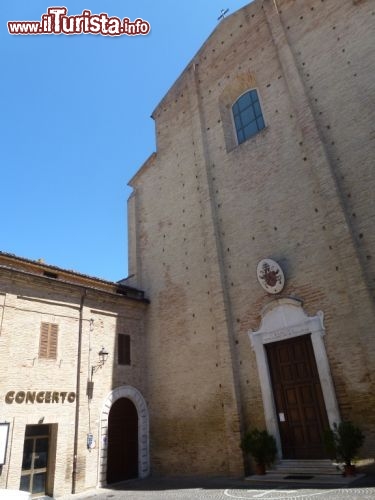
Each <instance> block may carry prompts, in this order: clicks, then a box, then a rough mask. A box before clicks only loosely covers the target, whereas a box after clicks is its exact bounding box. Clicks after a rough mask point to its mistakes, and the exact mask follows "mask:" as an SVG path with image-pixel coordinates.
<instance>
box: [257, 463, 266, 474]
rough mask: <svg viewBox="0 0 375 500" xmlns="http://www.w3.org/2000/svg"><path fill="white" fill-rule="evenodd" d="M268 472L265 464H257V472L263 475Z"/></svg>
mask: <svg viewBox="0 0 375 500" xmlns="http://www.w3.org/2000/svg"><path fill="white" fill-rule="evenodd" d="M265 473H266V466H265V465H264V464H255V474H257V475H258V476H263V475H264V474H265Z"/></svg>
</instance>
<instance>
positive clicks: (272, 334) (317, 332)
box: [248, 298, 341, 458]
mask: <svg viewBox="0 0 375 500" xmlns="http://www.w3.org/2000/svg"><path fill="white" fill-rule="evenodd" d="M323 318H324V314H323V312H322V311H318V312H317V313H316V316H307V314H306V313H305V311H304V310H303V308H302V301H300V300H298V299H292V298H287V299H276V300H273V301H272V302H270V303H269V304H267V305H266V306H265V307H264V308H263V310H262V320H261V323H260V328H259V330H258V331H252V330H250V331H249V332H248V335H249V338H250V342H251V345H252V348H253V350H254V351H255V356H256V361H257V367H258V374H259V380H260V386H261V392H262V400H263V407H264V413H265V420H266V427H267V430H268V432H269V433H270V434H272V435H273V436H274V437H275V439H276V443H277V448H278V451H279V453H278V454H279V458H282V452H281V450H282V448H281V438H280V432H279V424H278V417H277V414H276V407H275V402H274V397H273V390H272V382H271V375H270V371H269V367H268V359H267V354H266V350H265V344H268V343H271V342H278V341H280V340H285V339H289V338H293V337H298V336H301V335H307V334H311V343H312V346H313V351H314V355H315V360H316V365H317V368H318V373H319V378H320V385H321V388H322V392H323V398H324V403H325V407H326V411H327V416H328V422H329V425H330V426H331V427H333V424H334V423H339V422H340V420H341V419H340V412H339V407H338V404H337V399H336V393H335V388H334V385H333V380H332V376H331V370H330V368H329V362H328V357H327V352H326V348H325V345H324V340H323V337H324V335H325V328H324V324H323Z"/></svg>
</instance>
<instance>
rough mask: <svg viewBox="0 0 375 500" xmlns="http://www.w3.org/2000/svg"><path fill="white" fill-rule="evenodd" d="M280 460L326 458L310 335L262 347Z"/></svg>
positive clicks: (325, 424)
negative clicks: (271, 397)
mask: <svg viewBox="0 0 375 500" xmlns="http://www.w3.org/2000/svg"><path fill="white" fill-rule="evenodd" d="M266 350H267V355H268V364H269V368H270V372H271V379H272V387H273V393H274V398H275V405H276V412H277V417H278V422H279V429H280V437H281V443H282V451H283V458H290V459H292V458H300V459H304V458H305V459H319V458H326V457H327V455H326V451H325V448H324V437H323V436H324V431H325V429H327V428H328V427H329V425H328V418H327V412H326V408H325V403H324V399H323V394H322V389H321V386H320V379H319V374H318V370H317V366H316V361H315V355H314V351H313V347H312V344H311V338H310V335H302V336H301V337H295V338H292V339H288V340H283V341H280V342H273V343H271V344H267V345H266Z"/></svg>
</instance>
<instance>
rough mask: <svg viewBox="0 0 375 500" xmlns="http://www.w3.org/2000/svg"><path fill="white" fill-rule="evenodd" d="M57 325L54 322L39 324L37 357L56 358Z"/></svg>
mask: <svg viewBox="0 0 375 500" xmlns="http://www.w3.org/2000/svg"><path fill="white" fill-rule="evenodd" d="M58 328H59V327H58V325H56V324H55V323H42V324H41V326H40V343H39V357H40V358H48V359H56V358H57V340H58V331H59V330H58Z"/></svg>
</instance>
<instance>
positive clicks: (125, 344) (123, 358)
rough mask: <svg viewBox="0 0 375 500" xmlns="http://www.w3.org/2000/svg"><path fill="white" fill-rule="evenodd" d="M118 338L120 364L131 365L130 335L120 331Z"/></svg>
mask: <svg viewBox="0 0 375 500" xmlns="http://www.w3.org/2000/svg"><path fill="white" fill-rule="evenodd" d="M117 339H118V342H117V352H118V356H117V360H118V364H119V365H130V335H124V334H122V333H120V334H119V335H118V336H117Z"/></svg>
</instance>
